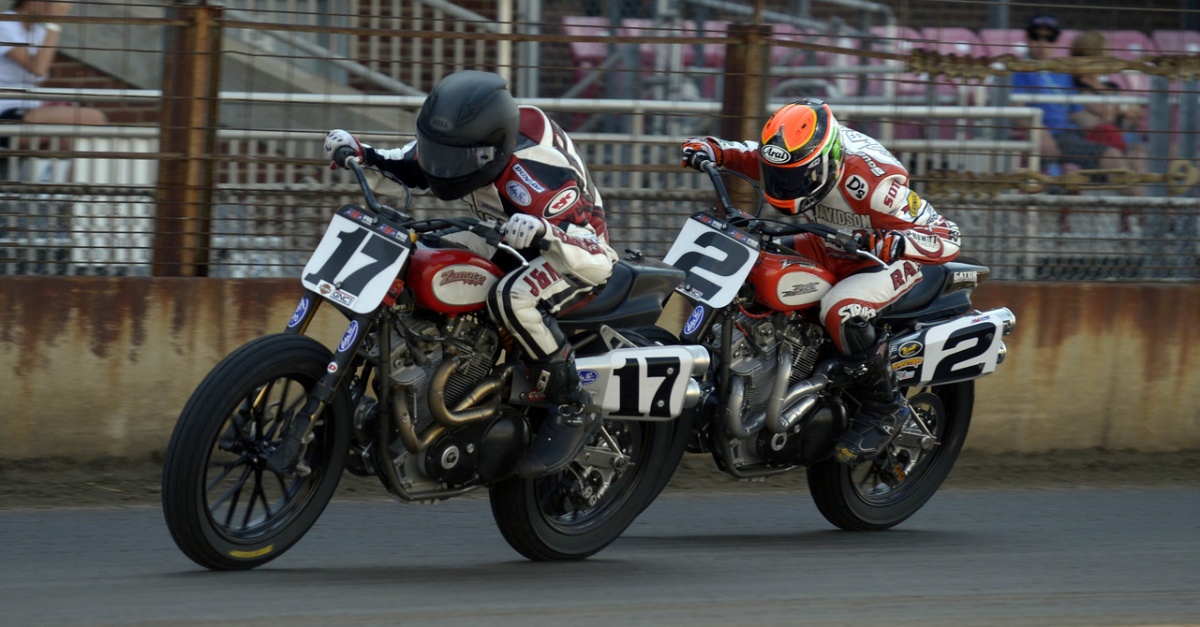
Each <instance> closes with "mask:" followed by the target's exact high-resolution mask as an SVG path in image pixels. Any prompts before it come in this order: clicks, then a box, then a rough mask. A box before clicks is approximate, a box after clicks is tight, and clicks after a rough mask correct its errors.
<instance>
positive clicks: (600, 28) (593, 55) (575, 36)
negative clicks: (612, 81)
mask: <svg viewBox="0 0 1200 627" xmlns="http://www.w3.org/2000/svg"><path fill="white" fill-rule="evenodd" d="M562 29H563V34H564V35H566V36H567V37H570V38H571V43H569V44H567V48H568V49H569V50H570V51H571V60H572V61H573V62H574V64H575V80H576V81H581V80H583V78H584V77H585V76H587V74H588V72H590V71H591V70H593V69H595V68H597V67H599V66H600V64H601V63H603V62H604V59H605V58H607V57H608V44H606V43H604V42H601V41H580V38H585V37H608V36H610V35H611V32H612V31H611V30H610V29H609V28H608V20H607V19H606V18H603V17H590V16H582V15H567V16H564V17H563V22H562ZM597 93H598V90H597V88H596V86H595V85H593V86H591V87H589V88H588V89H587V91H585V92H584V93H583V94H581V96H583V97H589V98H590V97H595V96H596V95H597Z"/></svg>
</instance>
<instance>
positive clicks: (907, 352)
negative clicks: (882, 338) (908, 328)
mask: <svg viewBox="0 0 1200 627" xmlns="http://www.w3.org/2000/svg"><path fill="white" fill-rule="evenodd" d="M923 348H925V345H924V344H922V343H920V342H916V341H912V342H905V343H903V344H901V345H900V348H899V349H897V350H896V354H897V355H899V356H901V357H912V356H913V355H919V354H920V353H921V349H923Z"/></svg>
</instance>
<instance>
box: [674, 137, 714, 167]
mask: <svg viewBox="0 0 1200 627" xmlns="http://www.w3.org/2000/svg"><path fill="white" fill-rule="evenodd" d="M679 151H680V152H681V153H683V167H685V168H692V169H694V170H701V171H703V169H702V168H701V164H703V163H704V162H705V161H712V162H713V164H714V165H721V157H722V154H721V145H720V140H718V139H717V138H716V137H693V138H691V139H687V140H684V142H683V144H682V145H681V146H680V147H679Z"/></svg>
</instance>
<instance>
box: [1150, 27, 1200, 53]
mask: <svg viewBox="0 0 1200 627" xmlns="http://www.w3.org/2000/svg"><path fill="white" fill-rule="evenodd" d="M1150 40H1151V41H1153V42H1154V44H1155V47H1156V48H1158V52H1159V54H1200V32H1196V31H1194V30H1156V31H1154V32H1152V33H1150Z"/></svg>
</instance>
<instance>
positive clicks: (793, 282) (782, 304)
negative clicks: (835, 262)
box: [747, 252, 834, 311]
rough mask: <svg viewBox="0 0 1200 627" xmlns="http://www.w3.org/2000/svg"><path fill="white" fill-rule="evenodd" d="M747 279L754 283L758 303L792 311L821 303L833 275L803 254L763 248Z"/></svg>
mask: <svg viewBox="0 0 1200 627" xmlns="http://www.w3.org/2000/svg"><path fill="white" fill-rule="evenodd" d="M747 282H748V283H750V284H751V285H752V286H754V300H755V301H757V302H758V303H759V304H761V305H764V306H766V307H768V308H770V309H772V310H775V311H795V310H798V309H804V308H805V307H811V306H813V305H818V304H820V302H821V297H822V296H824V295H825V294H826V293H827V292H828V291H829V288H831V287H833V282H834V277H833V274H832V273H831V272H829V271H828V270H825V269H824V268H820V267H817V265H816V264H815V263H813V262H812V261H811V260H809V259H806V258H804V257H800V256H797V255H779V254H775V253H768V252H763V253H761V254H760V255H759V257H758V262H757V263H756V264H755V265H754V269H753V270H751V271H750V278H749V279H747Z"/></svg>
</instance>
